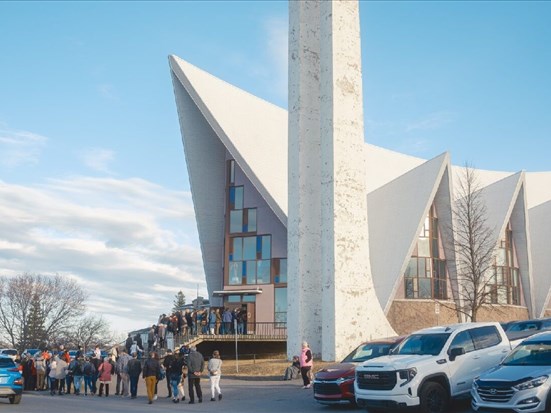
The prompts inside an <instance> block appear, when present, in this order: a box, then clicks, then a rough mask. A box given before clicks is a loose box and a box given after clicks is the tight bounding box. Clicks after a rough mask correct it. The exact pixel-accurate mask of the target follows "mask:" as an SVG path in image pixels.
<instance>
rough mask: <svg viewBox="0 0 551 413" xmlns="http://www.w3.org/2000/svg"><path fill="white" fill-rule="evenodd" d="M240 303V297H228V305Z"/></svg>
mask: <svg viewBox="0 0 551 413" xmlns="http://www.w3.org/2000/svg"><path fill="white" fill-rule="evenodd" d="M240 302H241V296H240V295H228V303H240Z"/></svg>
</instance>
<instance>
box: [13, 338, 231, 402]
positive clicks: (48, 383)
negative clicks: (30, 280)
mask: <svg viewBox="0 0 551 413" xmlns="http://www.w3.org/2000/svg"><path fill="white" fill-rule="evenodd" d="M129 339H130V340H127V341H126V343H125V346H123V347H121V348H115V349H114V351H112V352H111V354H109V355H108V356H107V357H102V355H101V351H100V349H99V347H96V349H95V350H94V352H93V353H92V354H90V355H88V356H87V355H85V354H84V353H83V352H82V350H79V351H77V353H76V355H75V357H74V359H71V357H70V355H69V352H68V351H67V350H65V349H63V346H60V348H59V349H56V350H53V351H51V350H48V349H43V350H40V351H38V352H37V353H36V354H26V353H24V354H23V355H22V358H21V370H22V374H23V377H24V386H25V387H24V389H25V390H36V391H49V392H50V394H51V395H52V396H54V395H60V396H61V395H67V394H74V395H76V396H80V395H85V396H98V397H103V396H105V397H109V396H110V387H111V385H112V381H114V384H115V393H114V395H115V396H122V397H129V398H131V399H135V398H136V397H137V395H138V387H139V383H140V377H141V378H142V379H143V381H144V386H145V389H146V391H147V399H148V403H149V404H152V403H153V401H154V400H157V389H158V385H159V382H161V381H163V380H166V385H167V390H168V397H170V398H172V401H173V402H174V403H179V402H180V401H185V400H186V398H188V400H189V403H191V404H193V403H195V402H196V400H197V402H198V403H202V402H203V392H202V389H201V380H200V379H201V377H202V376H203V374H204V370H205V361H204V358H203V355H202V354H201V353H199V352H198V351H197V349H196V347H194V346H192V347H189V346H186V345H184V346H182V347H181V348H179V349H178V350H177V351H174V352H173V351H172V350H167V352H166V356H165V357H164V359H163V360H162V361H161V360H160V359H159V355H158V353H157V352H155V351H152V352H150V353H149V357H147V358H145V360H140V358H139V352H138V351H135V350H136V349H139V348H140V347H141V346H140V344H139V343H138V340H136V339H135V337H131V336H130V335H129ZM132 350H134V351H132ZM206 367H207V374H208V377H209V380H210V383H211V389H210V392H211V401H215V400H222V392H221V390H220V377H221V374H222V360H221V359H220V353H219V352H218V351H214V353H213V354H212V357H211V358H210V360H209V361H208V363H207V365H206ZM186 380H187V385H186ZM111 395H112V393H111ZM195 396H197V397H195Z"/></svg>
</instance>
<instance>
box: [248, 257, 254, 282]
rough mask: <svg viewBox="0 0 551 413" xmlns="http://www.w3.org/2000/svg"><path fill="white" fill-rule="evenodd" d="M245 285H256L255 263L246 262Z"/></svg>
mask: <svg viewBox="0 0 551 413" xmlns="http://www.w3.org/2000/svg"><path fill="white" fill-rule="evenodd" d="M247 284H256V261H247Z"/></svg>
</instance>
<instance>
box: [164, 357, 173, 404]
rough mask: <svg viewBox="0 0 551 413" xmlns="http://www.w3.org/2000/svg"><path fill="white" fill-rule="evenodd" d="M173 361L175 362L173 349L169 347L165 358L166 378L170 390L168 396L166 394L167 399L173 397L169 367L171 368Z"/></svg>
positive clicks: (167, 387)
mask: <svg viewBox="0 0 551 413" xmlns="http://www.w3.org/2000/svg"><path fill="white" fill-rule="evenodd" d="M173 362H174V354H172V350H171V349H168V350H167V351H166V356H165V358H164V360H163V367H164V368H165V371H166V376H167V380H166V389H167V391H168V396H166V398H167V399H170V398H171V397H172V386H171V384H170V376H169V369H170V365H171V364H172V363H173Z"/></svg>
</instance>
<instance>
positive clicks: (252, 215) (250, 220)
mask: <svg viewBox="0 0 551 413" xmlns="http://www.w3.org/2000/svg"><path fill="white" fill-rule="evenodd" d="M247 232H256V208H249V209H248V210H247Z"/></svg>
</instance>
